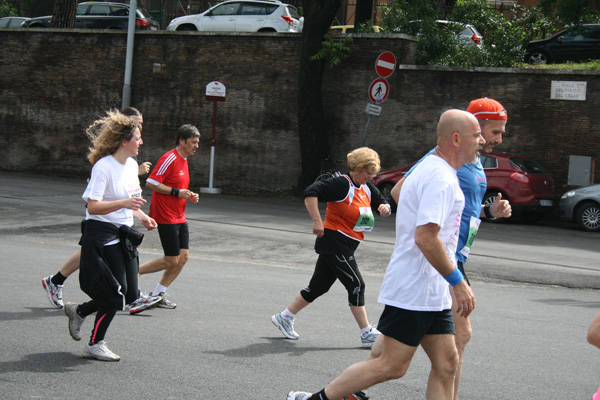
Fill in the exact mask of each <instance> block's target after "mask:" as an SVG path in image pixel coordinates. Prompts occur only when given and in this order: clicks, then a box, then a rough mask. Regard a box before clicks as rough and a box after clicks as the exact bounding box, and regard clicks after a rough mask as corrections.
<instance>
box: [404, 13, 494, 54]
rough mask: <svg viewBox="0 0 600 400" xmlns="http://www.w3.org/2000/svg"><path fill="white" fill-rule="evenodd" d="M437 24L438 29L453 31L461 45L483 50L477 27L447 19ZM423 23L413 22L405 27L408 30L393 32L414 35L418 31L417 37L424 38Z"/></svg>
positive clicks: (420, 21)
mask: <svg viewBox="0 0 600 400" xmlns="http://www.w3.org/2000/svg"><path fill="white" fill-rule="evenodd" d="M435 22H436V23H437V24H438V27H440V28H442V29H452V30H453V32H455V33H456V34H457V35H458V40H459V41H460V42H461V43H463V44H465V45H467V46H477V47H478V48H480V49H481V48H483V36H482V35H481V33H479V31H478V30H477V28H475V26H473V25H471V24H465V23H462V22H456V21H448V20H445V19H438V20H436V21H435ZM423 23H424V22H423V21H422V20H413V21H410V22H408V25H407V26H406V27H405V28H406V29H404V28H396V29H394V30H393V31H394V32H400V33H405V32H407V31H409V32H410V31H412V32H413V33H414V32H415V31H416V35H417V36H423V35H425V33H424V32H423V27H422V24H423Z"/></svg>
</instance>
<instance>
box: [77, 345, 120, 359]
mask: <svg viewBox="0 0 600 400" xmlns="http://www.w3.org/2000/svg"><path fill="white" fill-rule="evenodd" d="M82 356H83V358H89V359H94V360H100V361H119V360H120V359H121V357H119V356H118V355H117V354H115V353H113V352H112V351H110V350H109V349H108V347H106V342H105V341H104V340H101V341H99V342H98V343H96V344H93V345H91V346H90V344H89V343H86V344H85V346H84V347H83V354H82Z"/></svg>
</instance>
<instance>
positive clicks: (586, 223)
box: [559, 184, 600, 232]
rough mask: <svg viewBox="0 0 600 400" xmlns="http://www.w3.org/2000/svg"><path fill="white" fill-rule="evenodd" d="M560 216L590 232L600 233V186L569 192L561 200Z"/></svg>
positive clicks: (585, 187) (584, 187)
mask: <svg viewBox="0 0 600 400" xmlns="http://www.w3.org/2000/svg"><path fill="white" fill-rule="evenodd" d="M559 208H560V216H561V218H563V219H566V220H567V221H574V222H577V223H578V224H579V226H580V227H581V229H583V230H584V231H588V232H600V184H597V185H590V186H583V187H580V188H577V189H573V190H569V191H568V192H567V193H565V194H563V195H562V197H561V198H560V204H559Z"/></svg>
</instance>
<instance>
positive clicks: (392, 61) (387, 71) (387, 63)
mask: <svg viewBox="0 0 600 400" xmlns="http://www.w3.org/2000/svg"><path fill="white" fill-rule="evenodd" d="M395 69H396V56H395V55H394V54H392V53H391V52H389V51H384V52H383V53H381V54H380V55H379V57H377V60H375V72H377V75H379V76H380V77H382V78H387V77H388V76H390V75H392V74H393V73H394V70H395Z"/></svg>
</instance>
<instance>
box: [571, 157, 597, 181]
mask: <svg viewBox="0 0 600 400" xmlns="http://www.w3.org/2000/svg"><path fill="white" fill-rule="evenodd" d="M592 166H593V160H592V157H588V156H569V180H568V182H567V183H568V185H569V186H587V185H589V184H591V183H592V171H593V169H592Z"/></svg>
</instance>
